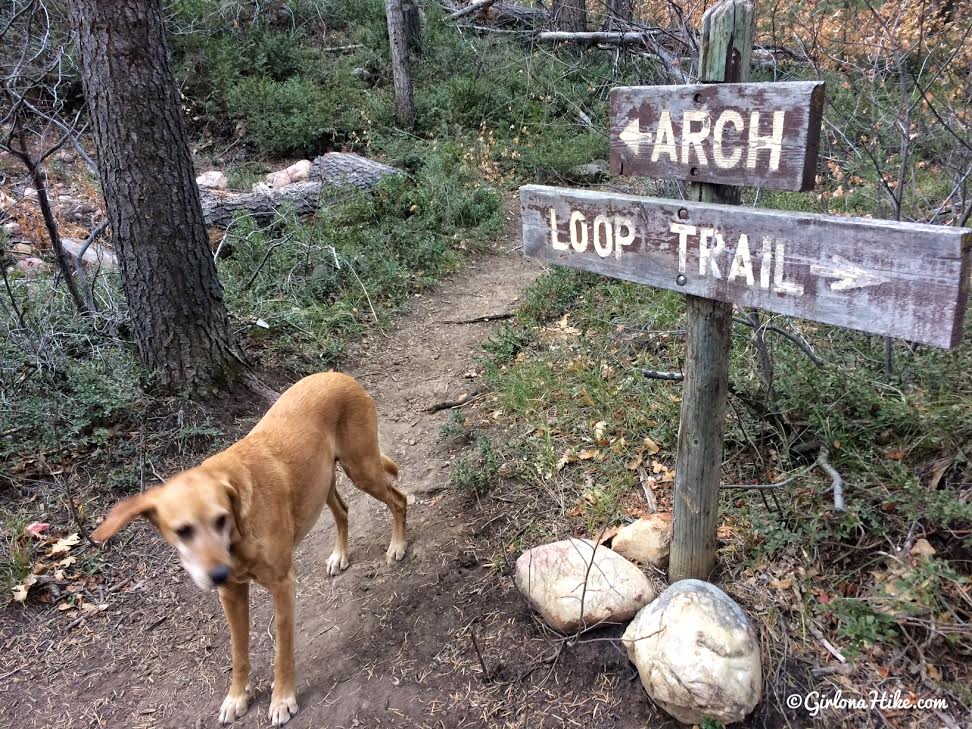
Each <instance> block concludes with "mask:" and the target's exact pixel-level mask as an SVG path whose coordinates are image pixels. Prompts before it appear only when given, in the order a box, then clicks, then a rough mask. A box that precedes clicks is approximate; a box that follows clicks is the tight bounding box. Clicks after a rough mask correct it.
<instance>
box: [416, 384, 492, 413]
mask: <svg viewBox="0 0 972 729" xmlns="http://www.w3.org/2000/svg"><path fill="white" fill-rule="evenodd" d="M481 392H482V390H481V388H478V387H477V388H476V389H475V390H473V391H472V392H470V393H469V394H467V395H463V396H462V397H460V398H459V399H458V400H443V401H442V402H437V403H435V404H434V405H430V406H429V407H427V408H425V412H427V413H437V412H439V411H440V410H451V409H452V408H460V407H462V406H463V405H466V404H468V403H470V402H472V401H473V400H475V399H476V398H477V397H479V395H480V393H481Z"/></svg>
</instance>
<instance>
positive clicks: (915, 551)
mask: <svg viewBox="0 0 972 729" xmlns="http://www.w3.org/2000/svg"><path fill="white" fill-rule="evenodd" d="M911 554H912V556H915V557H925V558H927V557H931V556H932V555H933V554H935V548H934V547H933V546H932V545H930V544H929V543H928V540H927V539H919V540H918V541H917V542H915V546H913V547H912V548H911Z"/></svg>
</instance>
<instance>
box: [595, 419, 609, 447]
mask: <svg viewBox="0 0 972 729" xmlns="http://www.w3.org/2000/svg"><path fill="white" fill-rule="evenodd" d="M606 430H607V423H606V422H604V421H603V420H600V421H598V422H596V423H594V440H596V441H597V442H598V444H599V445H607V444H608V441H607V438H605V437H604V432H605V431H606Z"/></svg>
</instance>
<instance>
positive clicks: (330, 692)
mask: <svg viewBox="0 0 972 729" xmlns="http://www.w3.org/2000/svg"><path fill="white" fill-rule="evenodd" d="M511 222H512V223H513V224H514V225H515V224H516V221H511ZM538 274H539V269H538V267H537V266H536V265H535V264H533V263H531V262H528V261H525V260H524V259H523V258H522V257H520V256H518V255H493V254H482V255H477V256H475V257H473V258H472V259H471V262H470V264H469V265H468V267H467V268H466V269H464V270H463V271H462V272H461V273H460V274H458V275H456V276H455V277H453V278H451V279H450V280H448V281H446V282H445V283H444V284H443V285H442V286H441V287H439V288H438V289H437V290H435V291H432V292H429V293H426V294H424V295H421V296H417V297H416V298H415V299H414V302H413V306H412V308H411V311H410V313H408V314H407V315H405V316H404V317H402V318H401V319H400V320H398V322H397V323H396V325H395V327H394V329H393V330H392V331H390V332H388V333H387V335H382V334H379V333H375V334H373V335H371V336H370V337H369V338H367V339H365V340H363V341H362V342H361V343H359V344H358V345H357V346H356V347H355V348H354V350H353V351H352V353H351V356H350V357H349V361H350V362H351V364H350V365H349V366H347V367H346V368H345V370H346V371H347V372H349V373H350V374H352V375H354V376H355V377H357V378H358V379H359V380H360V381H361V382H362V383H363V384H364V385H365V387H366V389H367V390H368V391H369V392H370V393H372V395H373V396H374V397H375V399H376V401H377V404H378V410H379V413H380V416H381V424H380V435H381V441H382V447H383V450H385V452H386V453H388V454H389V455H391V456H392V457H393V458H394V459H395V460H396V461H397V462H398V464H399V467H400V470H401V480H400V486H401V487H402V488H403V489H404V490H405V491H406V492H407V493H408V494H409V500H410V502H411V503H410V506H409V515H408V516H409V524H408V528H409V530H408V553H407V556H406V558H405V559H404V560H403V561H402V562H401V563H399V564H397V565H394V566H387V565H386V564H385V562H384V553H385V549H386V547H387V543H388V538H389V530H390V519H389V515H388V512H387V510H386V508H385V506H384V505H383V504H380V503H378V502H377V501H375V500H373V499H371V498H370V497H368V496H366V495H365V494H362V493H360V492H358V491H357V490H356V489H354V488H353V487H352V486H351V484H350V482H349V481H348V480H347V479H346V478H345V477H344V476H343V475H341V476H340V477H339V488H340V489H341V493H342V494H343V495H344V496H345V498H346V500H347V501H348V503H349V506H350V523H351V565H350V567H349V568H348V570H347V571H346V572H344V573H343V574H341V575H340V576H338V577H336V578H328V577H327V575H326V573H325V570H324V563H325V561H326V559H327V556H328V555H329V554H330V552H331V547H332V544H333V538H334V536H333V522H332V519H331V517H330V515H329V513H328V512H327V510H326V509H325V511H324V512H323V513H322V516H321V518H320V520H319V522H318V524H317V526H316V527H315V529H314V531H313V532H312V533H311V534H310V535H308V537H307V538H306V539H305V540H304V542H303V543H302V544H301V545H300V548H299V551H298V570H297V573H298V588H297V593H298V600H297V621H296V623H297V626H298V629H297V637H296V645H297V651H296V659H297V672H298V700H299V703H300V713H299V714H298V716H297V717H296V718H295V719H294V720H292V722H291V725H293V726H295V727H324V726H328V727H352V726H447V727H454V726H464V725H465V726H483V725H488V726H493V725H495V724H494V723H492V722H491V721H490V722H486V724H483V723H482V721H483V716H484V714H483V713H482V712H480V711H479V710H477V709H475V707H473V706H469V705H468V704H467V703H466V702H464V701H461V700H457V697H458V695H459V694H460V693H462V692H463V691H466V692H467V693H468V691H469V690H470V687H471V686H472V682H478V681H479V680H480V678H481V670H480V668H479V663H478V661H477V659H476V657H475V653H474V652H473V651H472V649H471V646H470V644H469V643H468V642H467V641H468V637H465V636H464V634H463V631H464V630H465V628H466V627H468V626H465V623H468V622H469V619H468V618H467V617H465V616H466V613H467V612H468V609H469V608H471V607H476V608H478V613H479V614H480V615H481V614H482V612H483V610H482V605H481V604H479V603H478V599H479V598H478V595H479V594H481V593H482V592H483V589H484V585H485V583H486V582H487V581H490V580H494V579H495V574H490V573H489V571H488V570H487V569H486V567H485V566H484V565H483V564H482V559H481V558H480V556H478V555H476V554H474V553H473V552H474V550H473V548H472V547H471V546H470V545H471V544H472V540H473V539H474V537H475V536H476V534H475V533H474V526H473V522H474V521H475V519H476V518H479V517H481V516H482V514H473V513H472V512H473V511H475V509H470V508H468V507H469V504H468V501H466V500H464V499H462V498H461V497H459V496H457V495H455V494H454V493H452V491H451V490H450V489H449V488H448V480H449V465H450V463H449V455H448V453H447V451H446V449H445V448H444V447H443V446H442V445H441V444H440V443H439V430H440V428H441V426H442V424H443V423H444V422H445V421H446V420H447V419H448V418H449V417H450V413H449V411H448V410H446V411H441V412H438V413H434V414H430V413H427V412H426V411H425V409H426V408H428V407H429V406H430V405H431V404H433V403H436V402H440V401H444V400H448V399H454V398H456V397H459V396H461V395H462V394H464V393H467V392H469V391H471V390H472V389H473V388H475V387H476V386H477V381H476V380H475V379H472V378H469V377H466V373H467V372H469V371H470V370H471V369H473V367H474V361H473V357H474V356H475V354H476V353H477V351H478V345H479V344H480V343H481V342H482V341H483V340H484V339H485V338H486V337H487V336H488V334H489V332H490V331H491V329H492V328H493V327H494V326H496V325H495V324H491V323H464V324H451V323H447V322H448V321H450V320H466V319H472V318H475V317H480V316H486V315H493V314H501V313H505V312H508V311H511V310H513V309H514V308H515V306H516V304H517V299H518V297H519V295H520V293H521V292H522V291H523V289H524V288H525V287H526V286H527V285H528V283H529V282H530V281H532V280H533V279H534V278H535V277H536V276H537V275H538ZM128 534H129V536H128V538H127V540H126V541H125V544H124V545H123V546H120V547H118V548H119V549H123V550H129V551H131V550H139V549H142V550H144V560H142V561H141V565H140V566H141V568H142V573H141V574H135V575H132V581H131V582H130V583H129V584H127V585H125V586H124V589H119V590H118V591H117V592H115V593H113V594H112V595H111V599H110V602H111V603H112V604H111V607H110V609H109V610H108V611H106V613H105V615H104V616H98V619H97V620H91V621H88V623H86V624H84V625H82V626H80V628H76V629H74V630H67V631H65V630H64V628H63V626H58V627H57V628H55V629H53V631H52V630H46V631H43V633H44V637H47V636H52V637H50V638H49V639H48V640H47V641H43V640H39V641H38V645H36V646H34V654H35V656H34V658H32V659H28V660H26V661H25V662H24V665H21V666H14V665H10V666H9V670H10V671H13V673H11V674H10V675H4V678H5V681H4V683H6V686H3V687H0V698H2V701H0V703H2V704H3V706H2V707H0V724H2V725H4V726H12V725H14V724H13V723H11V722H13V721H16V724H17V725H19V726H25V727H26V726H58V727H180V728H182V727H196V726H216V725H218V722H217V718H216V717H217V713H218V707H219V704H220V701H221V700H222V697H223V695H224V693H225V691H226V689H227V686H228V683H229V656H228V653H229V651H228V634H227V629H226V627H225V624H224V622H223V618H222V613H221V611H220V608H219V604H218V600H217V598H216V596H215V594H203V593H199V592H198V591H196V590H195V589H194V588H193V587H192V586H191V584H190V583H189V580H188V579H187V577H186V576H185V575H184V574H182V572H181V570H180V569H179V568H178V566H177V565H176V563H175V559H174V558H173V557H172V555H171V554H169V552H168V551H161V552H160V551H159V550H157V549H154V547H155V546H156V544H155V542H156V540H155V538H154V536H153V535H152V532H151V529H150V528H149V527H148V525H144V524H140V525H137V526H136V527H134V528H133V529H130V530H129V532H128ZM135 556H136V558H137V557H138V556H139V555H138V554H137V553H136V555H135ZM126 557H127V558H130V557H131V555H130V554H128V553H126ZM502 599H503V600H506V599H507V597H502ZM251 620H252V632H251V653H252V664H253V670H252V684H253V688H254V700H253V702H252V703H251V706H250V710H249V712H248V713H247V715H246V716H245V717H244V718H243V719H241V720H240V721H239V722H237V724H236V725H235V726H241V727H258V726H260V727H262V726H267V725H268V722H267V718H266V712H267V709H268V705H269V694H270V681H271V678H272V646H273V643H272V639H271V637H270V636H271V633H272V610H271V608H270V601H269V597H268V595H267V594H266V593H265V591H263V590H262V589H260V588H257V589H255V590H253V591H252V594H251ZM527 626H528V627H529V623H527ZM23 627H24V628H28V626H27V625H24V626H23ZM75 627H76V626H75ZM483 629H484V630H485V629H486V628H485V627H484V628H483ZM457 636H459V638H461V641H460V642H459V643H458V644H457ZM5 637H9V634H8V636H5ZM11 640H13V639H11ZM19 640H23V641H29V640H31V637H30V636H28V635H21V636H20V638H19ZM19 645H20V646H21V647H23V644H19ZM23 655H24V652H23V651H20V652H19V656H18V662H20V661H21V660H23V658H22V656H23ZM62 666H63V668H61V667H62ZM497 671H500V672H501V671H502V666H501V665H499V666H497ZM7 672H8V669H7V668H6V667H5V668H3V669H0V674H7ZM7 681H9V683H7ZM464 687H465V689H464ZM450 695H451V699H450ZM467 710H468V711H469V714H468V716H467V715H466V712H467ZM457 712H458V713H457ZM487 713H488V712H487ZM477 716H478V718H477Z"/></svg>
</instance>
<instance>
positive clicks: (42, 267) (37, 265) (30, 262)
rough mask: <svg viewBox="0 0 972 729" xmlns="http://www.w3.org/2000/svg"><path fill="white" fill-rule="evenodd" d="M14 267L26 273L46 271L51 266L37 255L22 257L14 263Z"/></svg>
mask: <svg viewBox="0 0 972 729" xmlns="http://www.w3.org/2000/svg"><path fill="white" fill-rule="evenodd" d="M13 267H14V269H15V270H17V271H22V272H24V273H44V272H45V271H47V270H48V269H49V268H50V267H49V266H48V265H47V263H45V262H44V261H43V260H42V259H40V258H37V257H36V256H28V257H27V258H21V259H20V260H19V261H17V262H16V263H15V264H14V265H13Z"/></svg>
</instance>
